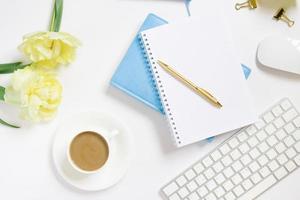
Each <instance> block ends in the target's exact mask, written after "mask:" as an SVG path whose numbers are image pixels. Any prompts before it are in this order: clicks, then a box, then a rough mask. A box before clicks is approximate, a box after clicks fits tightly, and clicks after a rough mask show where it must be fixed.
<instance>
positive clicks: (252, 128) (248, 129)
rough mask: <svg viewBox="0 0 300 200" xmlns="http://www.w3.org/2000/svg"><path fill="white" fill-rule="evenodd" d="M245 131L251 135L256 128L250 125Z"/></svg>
mask: <svg viewBox="0 0 300 200" xmlns="http://www.w3.org/2000/svg"><path fill="white" fill-rule="evenodd" d="M246 131H247V133H248V134H249V135H253V134H254V133H256V128H255V126H253V125H251V126H249V127H248V128H247V129H246Z"/></svg>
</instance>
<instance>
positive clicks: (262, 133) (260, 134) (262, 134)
mask: <svg viewBox="0 0 300 200" xmlns="http://www.w3.org/2000/svg"><path fill="white" fill-rule="evenodd" d="M267 136H268V135H267V134H266V132H265V131H264V130H260V131H259V132H258V133H257V134H256V137H257V138H258V139H259V141H263V140H264V139H266V138H267Z"/></svg>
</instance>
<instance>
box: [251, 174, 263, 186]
mask: <svg viewBox="0 0 300 200" xmlns="http://www.w3.org/2000/svg"><path fill="white" fill-rule="evenodd" d="M250 178H251V180H252V182H253V183H254V184H257V183H258V182H260V181H261V179H262V178H261V176H260V175H259V174H258V173H255V174H253V175H252V176H251V177H250Z"/></svg>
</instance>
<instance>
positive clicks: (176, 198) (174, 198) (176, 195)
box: [169, 193, 181, 200]
mask: <svg viewBox="0 0 300 200" xmlns="http://www.w3.org/2000/svg"><path fill="white" fill-rule="evenodd" d="M169 199H170V200H181V199H180V197H179V196H178V194H176V193H175V194H173V195H172V196H170V198H169Z"/></svg>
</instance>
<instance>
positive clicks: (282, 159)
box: [277, 154, 288, 165]
mask: <svg viewBox="0 0 300 200" xmlns="http://www.w3.org/2000/svg"><path fill="white" fill-rule="evenodd" d="M277 161H278V162H279V164H280V165H283V164H284V163H286V162H287V161H288V158H287V157H286V155H285V154H281V155H280V156H278V157H277Z"/></svg>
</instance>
